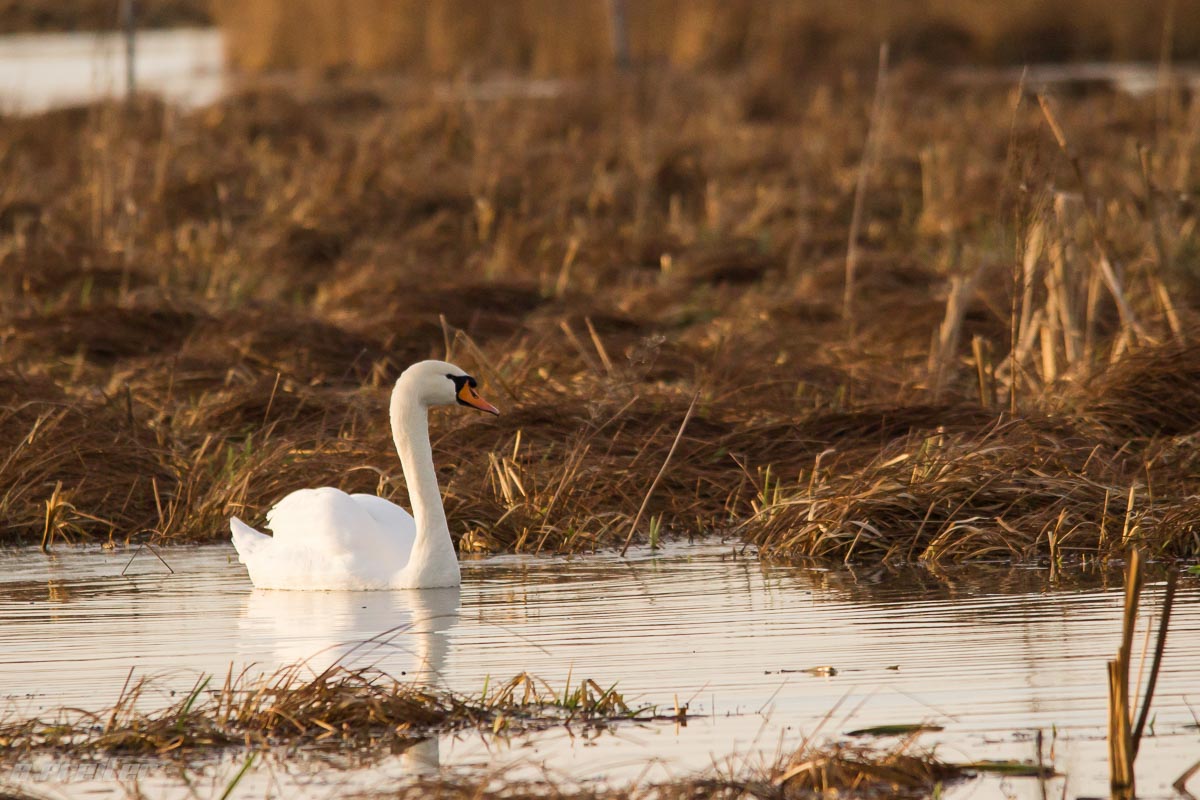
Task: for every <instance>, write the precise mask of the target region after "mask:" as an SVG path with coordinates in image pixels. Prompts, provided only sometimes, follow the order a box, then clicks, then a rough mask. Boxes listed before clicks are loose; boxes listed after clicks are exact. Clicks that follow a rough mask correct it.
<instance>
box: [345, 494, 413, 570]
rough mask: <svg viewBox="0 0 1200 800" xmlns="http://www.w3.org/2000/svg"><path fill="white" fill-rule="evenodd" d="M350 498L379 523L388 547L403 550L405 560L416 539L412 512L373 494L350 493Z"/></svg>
mask: <svg viewBox="0 0 1200 800" xmlns="http://www.w3.org/2000/svg"><path fill="white" fill-rule="evenodd" d="M350 499H351V500H353V501H354V502H356V503H358V505H359V506H360V507H362V509H363V510H364V511H366V512H367V513H368V514H370V515H371V519H373V520H375V522H376V523H377V524H378V525H379V530H380V531H381V532H382V533H383V535H385V536H386V537H387V538H388V540H389V545H390V547H395V548H397V550H398V551H399V552H403V553H404V554H405V555H404V560H405V562H407V561H408V554H409V553H411V552H412V548H413V543H414V542H416V540H417V523H416V521H415V520H414V519H413V518H412V514H409V513H408V512H407V511H405V510H404V509H403V508H401V507H400V506H398V505H396V504H395V503H393V502H391V501H388V500H384V499H383V498H382V497H376V496H375V495H373V494H352V495H350Z"/></svg>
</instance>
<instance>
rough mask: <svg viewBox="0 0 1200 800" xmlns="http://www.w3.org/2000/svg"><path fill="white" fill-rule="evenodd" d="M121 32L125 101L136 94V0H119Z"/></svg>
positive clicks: (131, 98)
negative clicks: (123, 40)
mask: <svg viewBox="0 0 1200 800" xmlns="http://www.w3.org/2000/svg"><path fill="white" fill-rule="evenodd" d="M121 30H122V31H124V33H125V99H126V100H130V101H132V100H133V96H134V95H135V94H137V74H136V71H135V68H134V66H135V64H136V63H137V0H121Z"/></svg>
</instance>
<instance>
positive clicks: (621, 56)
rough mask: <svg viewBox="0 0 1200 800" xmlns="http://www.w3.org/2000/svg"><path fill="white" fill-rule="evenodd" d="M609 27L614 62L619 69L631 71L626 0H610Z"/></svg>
mask: <svg viewBox="0 0 1200 800" xmlns="http://www.w3.org/2000/svg"><path fill="white" fill-rule="evenodd" d="M608 26H609V29H610V31H609V32H610V33H611V35H612V49H613V62H614V63H615V64H616V65H617V69H619V70H621V71H625V70H627V69H629V19H628V15H627V14H626V7H625V0H608Z"/></svg>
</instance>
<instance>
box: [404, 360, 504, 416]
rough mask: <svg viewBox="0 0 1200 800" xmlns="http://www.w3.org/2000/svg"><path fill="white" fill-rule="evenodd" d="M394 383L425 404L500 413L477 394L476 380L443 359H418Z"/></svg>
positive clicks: (477, 383)
mask: <svg viewBox="0 0 1200 800" xmlns="http://www.w3.org/2000/svg"><path fill="white" fill-rule="evenodd" d="M396 385H397V387H400V386H403V387H404V388H405V389H406V390H407V391H408V392H410V393H411V394H412V395H413V396H415V397H416V398H417V400H418V402H420V403H421V404H422V405H425V406H453V405H460V406H470V407H471V408H477V409H479V410H480V411H486V412H488V413H489V414H499V413H500V409H498V408H496V407H495V406H494V405H492V404H491V403H489V402H488V401H487V400H484V399H483V398H482V397H480V396H479V392H478V391H476V389H477V387H478V386H479V382H478V381H476V380H475V379H474V378H472V377H471V376H470V375H468V374H467V373H466V371H465V370H463V369H462V368H461V367H456V366H454V365H453V364H450V363H447V362H445V361H419V362H417V363H416V364H413V365H412V366H411V367H409V368H408V369H406V370H404V372H403V373H401V375H400V380H398V381H396Z"/></svg>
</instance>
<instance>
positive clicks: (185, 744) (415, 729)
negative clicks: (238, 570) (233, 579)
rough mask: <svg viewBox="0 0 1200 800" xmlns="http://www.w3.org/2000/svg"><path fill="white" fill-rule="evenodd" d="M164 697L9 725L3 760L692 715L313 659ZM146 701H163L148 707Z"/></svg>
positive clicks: (384, 749) (539, 688)
mask: <svg viewBox="0 0 1200 800" xmlns="http://www.w3.org/2000/svg"><path fill="white" fill-rule="evenodd" d="M130 675H131V677H132V671H131V673H130ZM155 694H157V689H156V685H155V681H154V680H153V679H150V678H141V679H138V680H135V681H133V682H132V683H131V684H130V683H127V685H126V687H125V688H124V689H123V690H122V693H121V697H120V698H119V699H118V700H117V702H116V704H115V705H114V706H113V707H112V708H109V709H105V710H102V711H94V712H92V711H84V710H80V709H61V710H59V711H57V712H55V713H54V716H53V717H52V718H50V719H42V718H32V719H8V720H5V721H3V722H0V758H4V759H8V760H20V759H24V758H29V757H30V756H32V755H35V754H39V753H46V754H52V755H67V756H69V757H72V758H80V757H83V756H95V755H131V756H137V755H155V756H168V757H171V758H181V759H194V758H196V757H198V756H202V755H204V754H206V753H212V752H216V751H219V750H221V749H224V748H231V747H243V746H244V747H246V748H248V749H249V748H254V749H263V748H303V749H305V750H306V751H309V752H313V751H323V750H333V751H343V750H344V751H351V750H353V751H355V752H356V754H358V755H360V756H367V755H371V754H375V755H386V754H387V753H394V752H399V751H401V750H403V749H405V748H407V747H408V746H410V745H413V744H415V743H417V742H419V741H421V740H422V739H425V738H428V737H429V736H431V735H434V734H437V733H442V732H446V731H452V730H460V729H463V728H478V729H480V730H485V731H491V732H492V733H495V734H501V733H503V734H521V733H528V732H530V731H536V730H542V729H545V728H549V727H555V726H563V725H566V726H578V727H581V728H586V727H592V728H595V727H604V726H607V725H609V724H612V723H615V722H619V721H635V720H640V721H652V720H662V719H666V720H673V721H683V720H685V719H686V714H687V710H686V709H683V710H677V711H675V712H673V713H672V714H671V715H670V716H668V717H662V716H658V715H657V713H656V710H655V709H654V707H652V706H637V707H630V706H629V705H627V704H626V703H625V701H624V699H623V698H622V696H621V695H620V694H619V693H618V692H617V691H616V687H615V686H614V687H609V688H607V689H604V688H602V687H601V686H599V685H598V684H597V683H596V682H595V681H592V680H583V681H581V682H579V683H578V684H577V685H576V686H575V687H571V686H569V685H568V686H566V687H564V688H563V689H562V690H561V691H557V692H556V691H555V690H554V689H552V688H551V687H550V686H549V685H548V684H546V683H545V682H543V681H540V680H538V679H537V678H534V677H531V676H529V675H525V674H521V675H517V676H516V677H514V678H513V679H512V680H510V681H508V682H506V683H504V684H501V685H499V686H497V687H495V688H492V689H489V688H488V687H486V686H485V687H484V690H483V692H482V693H481V695H479V696H476V697H467V696H462V695H457V694H454V693H452V692H448V691H444V690H438V689H433V688H429V687H426V686H422V685H418V684H413V683H400V682H398V681H396V680H395V679H393V678H391V677H390V676H388V675H386V674H383V673H379V672H376V671H373V670H370V669H353V670H351V669H347V668H344V667H341V666H336V665H335V666H333V667H330V668H329V669H327V670H325V671H324V672H322V673H320V674H318V675H315V676H314V675H312V671H311V670H310V669H308V667H307V666H306V665H304V664H300V665H295V666H291V667H286V668H283V669H280V670H279V671H278V672H276V673H274V674H271V675H264V676H252V675H248V674H247V673H245V672H243V673H242V674H240V675H234V674H233V673H232V671H231V672H230V673H229V674H227V675H226V676H225V680H224V682H223V683H222V684H220V685H217V684H215V683H214V682H213V681H212V676H207V677H204V678H202V679H200V680H199V681H197V683H196V685H195V686H194V687H193V688H192V690H191V691H189V692H187V693H181V694H180V695H179V698H178V699H177V700H176V701H175V702H174V703H172V704H170V705H168V706H166V707H160V706H159V704H158V703H156V702H154V699H153V696H154V695H155ZM147 697H149V699H148V700H147V699H146V698H147ZM147 705H149V706H150V707H152V708H157V710H154V711H145V710H143V708H144V707H145V706H147Z"/></svg>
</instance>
